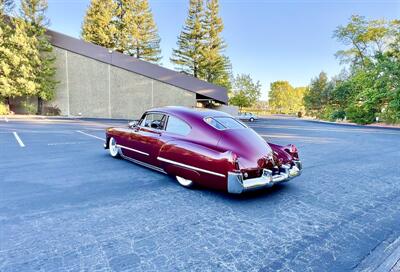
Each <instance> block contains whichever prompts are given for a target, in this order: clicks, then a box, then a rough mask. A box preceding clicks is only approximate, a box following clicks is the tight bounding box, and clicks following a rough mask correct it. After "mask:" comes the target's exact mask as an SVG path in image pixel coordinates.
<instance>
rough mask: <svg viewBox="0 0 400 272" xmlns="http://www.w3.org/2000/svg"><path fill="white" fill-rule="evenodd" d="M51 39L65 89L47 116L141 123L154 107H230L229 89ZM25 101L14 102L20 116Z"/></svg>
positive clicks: (101, 49)
mask: <svg viewBox="0 0 400 272" xmlns="http://www.w3.org/2000/svg"><path fill="white" fill-rule="evenodd" d="M48 34H49V35H50V37H51V40H52V44H53V46H54V48H55V50H54V51H55V55H56V66H57V74H56V78H57V81H59V84H58V85H57V90H56V96H55V99H54V100H52V101H50V102H48V103H46V104H45V112H46V111H47V112H50V111H51V112H58V113H59V114H61V115H65V116H82V117H96V118H138V117H139V116H140V114H141V113H143V112H144V111H145V110H147V109H149V108H152V107H159V106H167V105H179V106H188V107H196V105H197V106H199V105H200V106H201V105H211V104H212V105H224V104H226V103H227V90H226V89H224V88H221V87H219V86H216V85H213V84H210V83H207V82H205V81H202V80H199V79H196V78H194V77H192V76H188V75H185V74H182V73H178V72H175V71H172V70H170V69H166V68H163V67H161V66H159V65H155V64H151V63H149V62H145V61H141V60H138V59H136V58H134V57H130V56H127V55H124V54H121V53H118V52H112V51H110V50H109V49H107V48H104V47H100V46H97V45H94V44H91V43H87V42H84V41H82V40H79V39H75V38H72V37H69V36H66V35H63V34H60V33H57V32H54V31H48ZM24 101H25V102H26V100H25V99H18V100H14V103H13V104H15V108H16V109H17V111H18V109H19V111H21V108H22V107H21V103H22V102H24ZM29 101H30V103H31V104H32V103H35V99H29Z"/></svg>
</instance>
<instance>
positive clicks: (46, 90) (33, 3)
mask: <svg viewBox="0 0 400 272" xmlns="http://www.w3.org/2000/svg"><path fill="white" fill-rule="evenodd" d="M47 7H48V4H47V0H21V17H22V18H23V19H24V20H25V22H26V23H27V26H28V35H29V36H31V37H33V38H36V39H37V43H36V48H37V51H38V52H39V55H40V60H39V61H35V62H32V66H33V67H34V69H35V77H36V79H35V82H36V83H37V90H36V94H35V95H36V96H37V99H38V103H37V106H38V107H37V114H42V113H43V101H49V100H51V99H52V98H53V97H54V95H55V88H56V84H57V81H56V80H55V78H54V77H55V74H56V68H55V60H56V59H55V55H54V54H53V46H52V44H51V43H50V37H49V36H47V35H46V26H48V24H49V21H48V19H47V18H46V11H47Z"/></svg>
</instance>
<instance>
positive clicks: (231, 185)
mask: <svg viewBox="0 0 400 272" xmlns="http://www.w3.org/2000/svg"><path fill="white" fill-rule="evenodd" d="M293 162H294V165H282V166H281V168H280V169H279V174H275V175H273V174H272V171H271V170H268V169H264V170H263V174H262V175H261V177H258V178H252V179H243V174H242V173H235V172H229V173H228V192H229V193H232V194H241V193H243V192H245V191H250V190H256V189H261V188H267V187H271V186H273V185H274V184H277V183H281V182H286V181H288V180H290V179H292V178H295V177H297V176H300V175H301V170H302V164H301V161H293Z"/></svg>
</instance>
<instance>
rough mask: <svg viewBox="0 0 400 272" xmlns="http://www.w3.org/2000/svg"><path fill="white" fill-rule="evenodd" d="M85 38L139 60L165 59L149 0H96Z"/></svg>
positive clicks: (86, 22) (86, 21) (85, 26)
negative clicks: (162, 56)
mask: <svg viewBox="0 0 400 272" xmlns="http://www.w3.org/2000/svg"><path fill="white" fill-rule="evenodd" d="M82 38H83V39H84V40H86V41H88V42H92V43H95V44H97V45H100V46H104V47H107V48H110V49H112V50H117V51H119V52H121V53H124V54H128V55H130V56H134V57H136V58H138V59H143V60H146V61H150V62H153V63H159V62H160V60H161V49H160V37H159V35H158V30H157V26H156V23H155V21H154V18H153V14H152V12H151V9H150V6H149V3H148V0H92V1H91V3H90V5H89V8H88V10H87V12H86V15H85V19H84V23H83V25H82Z"/></svg>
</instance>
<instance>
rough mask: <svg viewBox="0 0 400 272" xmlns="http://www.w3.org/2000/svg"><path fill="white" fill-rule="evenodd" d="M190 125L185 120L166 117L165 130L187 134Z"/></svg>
mask: <svg viewBox="0 0 400 272" xmlns="http://www.w3.org/2000/svg"><path fill="white" fill-rule="evenodd" d="M190 130H191V128H190V126H189V125H188V124H186V122H184V121H182V120H180V119H178V118H176V117H174V116H169V117H168V123H167V128H166V131H167V132H171V133H176V134H179V135H188V134H189V133H190Z"/></svg>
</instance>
